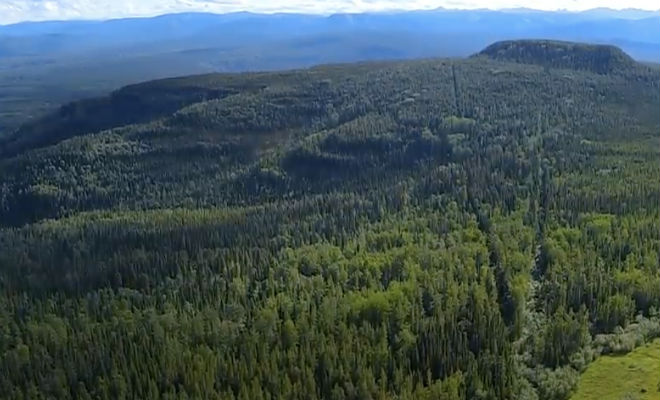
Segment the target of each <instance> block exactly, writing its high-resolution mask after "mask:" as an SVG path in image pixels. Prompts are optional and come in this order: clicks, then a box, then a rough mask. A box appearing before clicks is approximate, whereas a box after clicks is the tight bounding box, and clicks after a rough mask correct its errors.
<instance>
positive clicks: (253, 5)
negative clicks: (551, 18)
mask: <svg viewBox="0 0 660 400" xmlns="http://www.w3.org/2000/svg"><path fill="white" fill-rule="evenodd" d="M438 7H445V8H460V9H474V8H490V9H500V8H515V7H526V8H534V9H539V10H556V9H566V10H571V11H580V10H586V9H590V8H597V7H608V8H614V9H623V8H639V9H645V10H657V9H658V8H660V6H659V3H658V0H626V1H622V0H316V1H314V0H0V24H9V23H15V22H22V21H44V20H69V19H111V18H122V17H137V16H154V15H160V14H167V13H174V12H186V11H202V12H215V13H226V12H235V11H252V12H265V13H272V12H302V13H314V14H332V13H336V12H365V11H391V10H421V9H432V8H438Z"/></svg>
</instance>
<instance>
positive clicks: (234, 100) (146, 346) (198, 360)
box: [0, 42, 660, 400]
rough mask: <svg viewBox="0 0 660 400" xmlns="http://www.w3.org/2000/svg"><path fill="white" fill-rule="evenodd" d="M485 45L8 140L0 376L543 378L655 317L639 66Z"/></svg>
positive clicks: (0, 151) (292, 76)
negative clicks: (461, 53) (458, 54)
mask: <svg viewBox="0 0 660 400" xmlns="http://www.w3.org/2000/svg"><path fill="white" fill-rule="evenodd" d="M500 46H503V47H501V48H500V49H499V50H497V48H489V49H490V50H487V51H485V52H483V53H481V54H480V55H478V56H476V57H472V58H469V59H436V60H422V61H406V62H381V63H365V64H353V65H334V66H322V67H315V68H311V69H307V70H297V71H289V72H277V73H246V74H234V75H230V74H221V75H205V76H194V77H185V78H175V79H168V80H162V81H154V82H148V83H144V84H139V85H134V86H130V87H126V88H123V89H121V90H118V91H116V92H114V93H113V94H112V95H110V96H109V97H107V98H100V99H94V100H86V101H81V102H77V103H72V104H69V105H66V106H63V107H62V108H61V109H60V110H59V111H58V112H56V113H54V114H52V115H49V116H47V117H45V118H43V119H41V120H39V121H35V122H32V123H30V124H28V125H25V126H24V127H22V128H21V129H20V130H19V131H17V133H16V134H14V135H13V136H10V137H7V138H4V139H2V140H1V141H0V398H6V399H51V398H53V399H92V398H93V399H97V398H98V399H133V398H142V399H202V398H204V399H251V400H257V399H337V400H339V399H448V400H449V399H528V400H532V399H548V400H564V399H567V398H568V397H569V396H570V394H571V391H572V390H574V388H575V385H576V383H577V379H578V377H579V374H580V372H581V371H583V370H584V369H585V368H586V366H587V365H588V364H589V363H590V362H591V361H593V360H594V359H595V358H596V357H598V356H599V355H600V354H605V353H625V352H628V351H630V350H632V349H633V348H634V347H636V346H638V345H641V344H643V343H646V342H648V341H649V340H650V339H652V338H654V337H658V336H660V321H659V320H658V310H659V309H660V290H658V288H659V287H660V268H659V263H660V205H659V203H658V199H659V198H660V181H659V180H658V176H659V172H660V171H659V169H660V166H659V165H658V160H659V159H660V147H659V145H660V133H659V132H660V74H659V73H658V71H657V70H653V69H651V68H649V67H646V66H642V65H640V64H636V63H635V62H633V61H632V60H629V59H628V58H627V56H625V54H622V53H620V52H618V50H616V49H612V48H609V47H608V48H599V47H596V49H595V50H594V48H592V47H590V46H582V45H571V46H567V45H566V44H558V43H554V42H543V43H540V42H519V43H515V44H514V46H513V47H512V46H511V44H508V45H506V44H505V45H500ZM502 49H504V50H502ZM541 49H542V50H541ZM603 60H607V66H606V67H605V68H600V67H598V68H596V67H594V66H601V65H602V63H603V62H605V61H603Z"/></svg>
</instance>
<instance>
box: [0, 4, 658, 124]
mask: <svg viewBox="0 0 660 400" xmlns="http://www.w3.org/2000/svg"><path fill="white" fill-rule="evenodd" d="M522 38H547V39H559V40H572V41H582V42H590V43H602V44H612V45H616V46H619V47H621V48H622V49H624V51H626V52H627V53H628V54H630V55H631V56H632V57H633V58H635V59H636V60H639V61H647V62H656V63H658V62H660V15H658V13H657V12H651V11H641V10H619V11H615V10H608V9H594V10H589V11H585V12H580V13H572V12H561V11H560V12H542V11H537V10H529V9H514V10H501V11H491V10H448V9H437V10H429V11H412V12H391V13H367V14H336V15H330V16H322V15H304V14H269V15H265V14H251V13H232V14H222V15H216V14H207V13H186V14H171V15H164V16H159V17H154V18H132V19H119V20H110V21H46V22H24V23H20V24H14V25H6V26H1V25H0V136H2V135H3V134H9V133H11V132H13V131H14V130H15V129H16V128H17V127H19V126H20V125H21V124H22V123H24V122H26V121H29V120H34V119H36V118H39V117H41V116H42V115H43V114H44V113H47V112H51V111H53V110H55V109H57V108H58V107H59V106H60V105H61V104H63V103H67V102H70V101H73V100H79V99H82V98H87V97H94V96H100V95H106V94H107V93H108V92H110V91H111V90H114V89H116V88H118V87H121V86H124V85H128V84H133V83H137V82H142V81H147V80H153V79H158V78H165V77H171V76H183V75H191V74H203V73H214V72H244V71H264V70H285V69H291V68H304V67H310V66H313V65H318V64H326V63H338V62H355V61H367V60H392V59H400V60H403V59H418V58H429V57H466V56H469V55H471V54H473V53H476V52H478V51H480V50H481V49H482V48H484V47H486V46H487V45H489V44H491V43H492V42H494V41H497V40H505V39H522Z"/></svg>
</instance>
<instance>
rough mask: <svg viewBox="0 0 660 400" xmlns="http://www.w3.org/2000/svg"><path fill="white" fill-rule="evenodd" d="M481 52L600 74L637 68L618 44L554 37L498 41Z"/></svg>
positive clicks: (525, 61)
mask: <svg viewBox="0 0 660 400" xmlns="http://www.w3.org/2000/svg"><path fill="white" fill-rule="evenodd" d="M478 56H485V57H488V58H491V59H494V60H499V61H510V62H519V63H523V64H537V65H541V66H544V67H548V68H550V67H552V68H564V69H576V70H584V71H591V72H595V73H597V74H608V73H612V72H630V71H631V70H635V69H636V68H637V67H636V63H635V60H633V59H632V58H631V57H630V56H629V55H627V54H626V53H624V52H623V51H622V50H621V49H619V48H617V47H615V46H611V45H592V44H586V43H572V42H561V41H552V40H511V41H503V42H497V43H494V44H492V45H490V46H488V47H487V48H486V49H484V50H483V51H481V52H480V53H479V54H478Z"/></svg>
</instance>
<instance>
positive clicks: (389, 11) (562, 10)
mask: <svg viewBox="0 0 660 400" xmlns="http://www.w3.org/2000/svg"><path fill="white" fill-rule="evenodd" d="M419 11H422V12H424V11H426V12H432V11H449V12H451V11H491V12H520V11H528V12H538V13H567V14H583V13H588V12H593V11H612V12H626V11H628V12H630V11H638V12H647V13H660V8H658V9H646V8H637V7H625V8H611V7H592V8H588V9H584V10H571V9H567V8H556V9H549V10H548V9H540V8H532V7H501V8H488V7H473V8H470V7H465V8H459V7H456V8H453V7H434V8H417V9H403V8H399V9H394V8H393V9H383V10H374V11H349V10H347V11H335V12H309V11H305V12H296V11H293V10H287V11H266V10H264V11H250V10H237V11H227V12H217V11H202V10H200V11H194V10H191V11H178V12H177V11H173V12H165V13H154V14H141V15H137V14H136V15H127V16H118V17H108V18H85V17H80V18H68V19H36V20H29V19H28V20H22V21H17V22H9V23H0V27H7V26H13V25H21V24H38V23H49V22H109V21H121V20H131V19H153V18H159V17H165V16H170V15H185V14H205V15H233V14H249V15H301V16H303V15H304V16H319V17H332V16H337V15H369V14H396V13H401V14H405V13H413V12H419ZM658 16H660V15H658Z"/></svg>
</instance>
